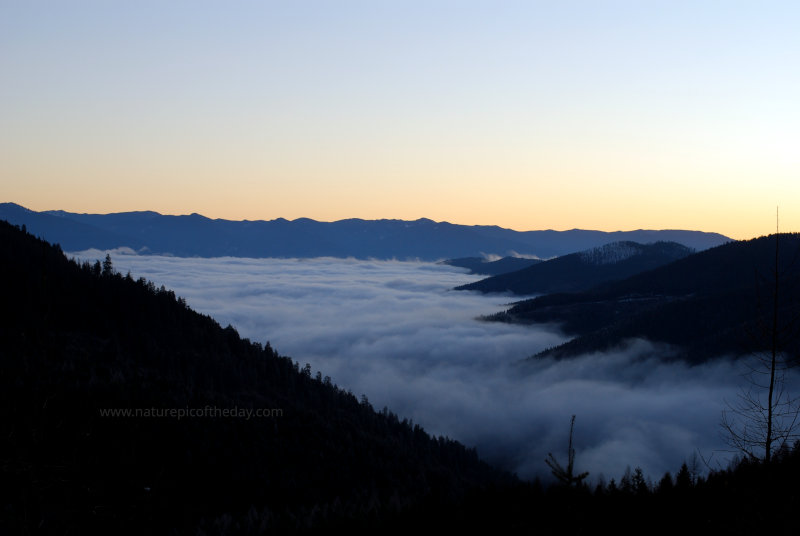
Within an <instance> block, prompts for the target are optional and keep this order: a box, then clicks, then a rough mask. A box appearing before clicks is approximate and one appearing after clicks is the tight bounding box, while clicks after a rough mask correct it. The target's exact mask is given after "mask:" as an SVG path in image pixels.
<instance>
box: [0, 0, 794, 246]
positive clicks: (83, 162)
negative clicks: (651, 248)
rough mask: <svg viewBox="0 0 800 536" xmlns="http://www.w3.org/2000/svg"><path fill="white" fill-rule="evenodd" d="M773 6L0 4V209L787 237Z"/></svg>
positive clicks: (790, 208)
mask: <svg viewBox="0 0 800 536" xmlns="http://www.w3.org/2000/svg"><path fill="white" fill-rule="evenodd" d="M798 27H800V3H798V2H795V1H783V2H779V1H769V0H766V1H759V2H739V1H707V0H692V1H681V0H670V1H659V0H653V1H647V2H641V1H633V0H631V1H603V0H596V1H570V0H565V1H559V2H554V1H549V2H543V1H533V0H531V1H525V2H508V1H491V2H489V1H487V2H477V1H469V0H466V1H436V0H432V1H431V0H426V1H417V0H404V1H360V2H359V1H349V0H337V1H316V2H314V1H302V0H298V1H285V2H275V1H259V2H256V1H240V2H210V1H203V0H200V1H191V2H189V1H184V0H174V1H169V2H163V1H150V0H144V1H141V2H121V1H118V2H114V1H100V0H98V1H81V0H76V1H71V2H62V1H21V0H19V1H10V0H0V117H2V123H0V180H1V181H2V185H1V186H0V193H2V196H0V197H2V199H0V201H10V202H16V203H19V204H21V205H24V206H26V207H28V208H31V209H33V210H50V209H64V210H68V211H73V212H90V213H108V212H119V211H128V210H156V211H159V212H162V213H165V214H188V213H192V212H197V213H201V214H204V215H206V216H209V217H212V218H225V219H234V220H241V219H251V220H255V219H264V220H269V219H274V218H278V217H284V218H287V219H295V218H298V217H309V218H313V219H317V220H322V221H333V220H338V219H343V218H353V217H357V218H364V219H379V218H398V219H417V218H420V217H427V218H430V219H434V220H436V221H450V222H452V223H459V224H492V225H500V226H503V227H508V228H512V229H516V230H536V229H558V230H564V229H572V228H584V229H598V230H604V231H614V230H632V229H640V228H644V229H666V228H681V229H694V230H703V231H713V232H720V233H722V234H725V235H727V236H730V237H732V238H736V239H745V238H752V237H754V236H759V235H762V234H767V233H770V232H773V231H774V230H775V226H776V222H775V212H776V207H780V214H781V216H780V222H781V223H780V228H781V230H783V231H800V176H798V175H800V173H799V172H800V150H798V147H800V99H798V98H797V95H800V69H798V68H797V65H800V32H798V31H797V28H798Z"/></svg>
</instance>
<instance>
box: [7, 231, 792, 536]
mask: <svg viewBox="0 0 800 536" xmlns="http://www.w3.org/2000/svg"><path fill="white" fill-rule="evenodd" d="M0 271H2V285H3V310H2V328H1V330H0V337H1V340H2V345H1V346H0V397H2V404H0V408H2V409H1V410H0V411H2V419H0V423H1V424H0V427H1V428H0V470H1V471H2V479H0V486H1V487H0V494H1V495H2V504H1V505H0V508H1V509H0V530H2V531H3V532H7V533H12V534H36V533H48V534H75V533H130V534H141V533H163V534H264V533H272V532H274V533H302V532H307V531H323V530H330V529H333V528H340V529H342V528H346V529H348V530H350V531H356V530H359V531H360V530H363V531H378V530H379V531H381V532H407V531H408V530H412V529H416V528H418V527H421V526H424V527H426V528H430V529H436V530H471V531H472V530H486V531H490V530H491V531H500V532H520V533H538V534H582V533H586V532H588V531H602V530H612V531H614V532H615V533H637V534H639V533H642V532H648V533H674V532H676V531H685V530H692V531H694V530H698V531H700V530H705V531H709V532H716V533H729V534H753V533H764V532H767V531H778V532H786V533H793V532H796V531H797V530H798V528H800V526H799V525H800V522H798V521H797V518H796V515H795V512H796V511H797V509H798V507H800V496H799V494H798V491H797V490H798V486H797V482H798V478H800V448H798V447H797V446H794V447H793V448H792V447H789V446H786V447H784V448H782V449H777V451H776V452H775V454H774V456H772V459H771V460H770V461H769V463H765V462H763V461H761V460H760V459H758V458H741V459H739V460H737V461H735V462H734V463H732V464H731V466H730V467H727V468H708V467H705V466H704V465H703V464H702V461H698V460H696V459H695V460H687V463H685V464H684V465H683V466H681V467H676V468H675V470H674V471H673V472H670V473H667V474H665V475H645V474H643V473H642V471H641V470H640V469H638V468H636V467H635V466H634V467H632V468H631V469H630V471H627V472H626V473H625V474H623V475H616V476H614V477H613V478H612V477H611V476H610V475H609V479H608V480H607V481H605V480H603V481H601V482H599V483H596V484H589V483H588V482H589V481H591V479H592V478H594V477H596V476H597V475H589V478H581V476H582V475H580V473H579V471H580V459H577V460H575V459H573V457H574V453H573V451H572V450H571V443H568V439H569V440H570V442H571V439H572V435H571V434H572V431H571V429H570V427H569V423H566V422H565V423H564V450H563V452H554V453H553V456H552V458H550V459H548V461H551V462H552V465H551V467H553V468H554V475H555V476H556V483H555V484H548V485H545V484H544V483H542V482H539V481H538V480H537V481H524V480H521V479H519V478H518V477H517V476H516V475H513V474H509V473H506V472H503V471H500V470H498V469H495V468H493V467H491V466H489V465H488V464H486V463H485V462H483V461H481V460H480V459H479V458H478V455H477V453H476V452H475V451H474V450H472V449H470V448H469V447H468V446H464V445H462V444H460V443H458V442H456V441H453V440H451V439H448V438H445V437H433V436H431V435H429V434H428V433H426V432H425V431H424V430H423V429H422V428H421V427H420V426H419V425H418V424H414V423H413V422H410V421H409V420H407V419H405V418H403V416H399V415H395V414H394V413H393V412H392V411H391V410H390V409H389V408H382V409H377V408H373V407H372V405H371V404H370V402H369V400H368V399H367V398H366V397H365V396H361V397H358V396H356V395H355V394H354V393H351V392H349V391H346V390H343V389H341V388H340V387H338V386H337V385H335V384H334V383H332V382H331V380H330V378H328V377H326V376H324V371H321V372H314V371H312V370H311V367H310V366H307V365H301V363H300V362H297V361H294V360H293V359H291V358H289V357H285V356H282V355H280V354H279V353H278V351H276V350H275V349H273V348H272V347H271V346H270V344H269V343H266V344H264V345H262V344H260V343H258V342H252V341H250V340H248V339H244V338H242V337H240V336H239V334H238V333H237V332H236V330H235V329H234V328H232V327H231V326H228V327H225V328H223V327H222V326H220V325H219V324H217V322H216V321H215V320H214V319H212V318H210V317H209V316H206V315H202V314H198V313H196V312H194V311H193V310H191V309H190V308H189V307H187V305H186V303H185V301H184V300H183V299H182V298H180V297H178V296H176V295H175V294H174V292H172V291H170V290H168V289H166V288H164V287H160V288H157V287H156V286H155V285H154V284H153V283H152V282H149V281H147V280H145V279H141V278H140V279H133V278H132V277H131V276H130V275H123V274H121V273H118V272H117V271H116V270H115V269H114V266H113V262H112V260H111V259H110V258H107V259H106V262H105V263H101V262H97V263H78V262H75V261H72V260H69V259H67V258H66V256H65V255H64V254H63V252H62V250H61V248H60V247H59V246H58V245H51V244H49V243H47V242H45V241H43V240H41V239H38V238H36V237H34V236H32V235H31V234H29V233H27V231H26V230H25V229H22V228H19V227H15V226H12V225H10V224H7V223H5V222H0ZM183 408H185V409H188V408H220V409H226V410H234V409H236V410H242V411H246V410H252V411H255V410H265V409H269V410H276V411H270V412H269V414H268V416H261V417H255V416H254V417H252V418H242V417H240V416H227V417H222V416H216V415H212V416H193V417H185V418H176V417H174V416H161V417H159V416H156V417H154V416H152V415H150V416H147V415H144V414H139V415H137V414H132V416H124V411H125V410H130V411H131V412H136V411H137V410H142V409H153V410H154V409H161V410H168V409H175V410H179V409H183ZM109 410H117V412H116V413H117V414H116V415H112V414H109ZM153 413H155V412H153ZM580 423H581V421H580V415H578V416H577V420H576V421H575V429H574V434H575V436H579V435H580ZM632 463H635V462H632ZM545 464H546V460H544V459H543V460H542V465H543V467H544V466H545Z"/></svg>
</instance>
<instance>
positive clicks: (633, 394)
mask: <svg viewBox="0 0 800 536" xmlns="http://www.w3.org/2000/svg"><path fill="white" fill-rule="evenodd" d="M105 253H106V252H101V251H97V250H90V251H86V252H81V253H77V254H69V255H77V256H78V258H79V259H83V260H88V261H89V262H94V260H95V259H103V258H104V257H105ZM130 253H133V252H132V251H131V252H130ZM110 254H111V257H112V261H113V263H114V267H115V269H116V270H118V271H120V272H121V273H123V274H125V273H127V272H128V271H130V272H131V275H132V277H134V278H139V277H145V278H147V279H149V280H152V281H153V282H154V283H155V284H156V285H158V286H160V285H162V284H163V285H165V286H166V287H168V288H171V289H173V290H174V291H175V293H176V294H177V295H178V296H183V297H184V298H185V299H186V301H187V303H188V305H189V306H190V307H192V308H194V309H195V310H197V311H200V312H202V313H206V314H210V315H211V316H212V317H213V318H214V319H216V320H217V321H218V322H219V323H220V325H222V326H226V325H228V324H231V325H233V326H234V327H235V328H236V329H237V330H238V332H239V334H240V335H242V336H244V337H247V338H249V339H250V340H252V341H257V342H260V343H262V344H263V343H265V342H266V341H269V342H270V344H271V345H272V346H273V348H275V349H276V350H277V351H278V352H279V353H281V354H282V355H287V356H290V357H291V358H292V359H293V360H295V361H296V362H297V363H298V364H299V366H300V367H303V366H304V365H305V364H306V363H308V364H310V365H311V367H312V374H313V375H316V373H317V372H318V371H319V372H320V373H321V374H322V375H323V377H324V376H330V377H331V379H332V381H333V382H334V383H336V384H337V385H339V386H340V387H341V388H343V389H345V390H350V391H352V392H353V394H354V395H355V396H356V397H359V398H360V397H361V395H362V394H364V395H366V396H367V398H368V400H369V401H370V403H371V404H372V405H373V407H375V408H376V409H377V410H381V409H382V408H383V407H384V406H386V407H388V408H389V409H390V410H391V411H393V412H394V413H395V414H397V415H399V416H400V418H401V419H402V418H408V419H412V420H413V422H415V423H417V424H420V425H421V426H422V427H423V428H424V429H425V430H426V431H427V432H428V433H430V434H434V435H437V436H438V435H443V436H446V437H450V438H452V439H456V440H458V441H460V442H462V443H463V444H465V445H467V446H468V447H474V448H476V449H477V451H478V454H479V455H480V456H482V457H483V458H484V459H486V460H487V461H489V462H491V463H493V464H496V465H497V466H499V467H502V468H503V469H506V470H509V471H513V472H516V473H517V474H518V475H519V476H521V477H523V478H532V477H535V476H539V477H541V478H543V479H545V480H547V479H548V478H549V477H550V471H549V468H548V467H547V465H546V464H545V462H544V460H545V458H546V457H547V455H548V453H550V452H552V453H553V454H554V456H556V458H557V459H559V460H561V461H562V462H563V463H566V450H567V443H568V434H569V422H570V417H571V416H572V415H575V416H576V423H575V449H576V470H577V471H590V480H591V481H592V482H596V479H597V478H598V477H599V476H600V475H601V474H602V475H603V476H604V477H605V479H606V481H607V480H609V479H610V478H615V479H617V481H619V478H620V477H621V476H622V475H623V474H624V472H625V470H626V469H627V468H628V467H629V466H630V468H631V469H634V468H635V467H637V466H638V467H641V468H642V469H643V471H644V472H645V474H646V475H648V476H650V477H651V478H652V479H653V480H655V481H657V480H658V479H659V478H660V477H661V476H662V475H663V474H664V473H665V472H666V471H671V472H672V474H673V475H674V474H675V472H676V471H677V470H678V469H679V468H680V465H681V464H682V463H683V462H684V461H686V462H687V463H690V464H691V462H692V460H693V458H695V456H697V459H698V464H699V469H700V470H701V471H703V472H705V471H706V470H707V469H708V467H713V468H715V469H716V468H719V467H722V468H724V467H726V466H727V463H728V461H729V460H730V459H731V457H732V453H731V452H730V448H729V446H728V445H727V443H726V442H725V438H724V435H723V434H722V429H721V427H720V421H721V418H722V411H723V410H725V409H726V407H727V406H726V404H727V403H728V402H731V403H733V402H735V401H736V400H737V396H738V393H739V389H740V388H742V387H747V386H748V384H747V383H746V381H745V379H744V378H743V377H742V376H741V374H742V372H743V366H744V363H742V362H738V363H737V362H732V361H731V360H727V359H720V360H714V361H711V362H709V363H706V364H704V365H699V366H689V365H687V364H685V363H682V362H676V361H675V360H672V361H671V362H664V361H663V360H662V359H661V358H662V357H663V356H664V355H671V354H670V349H669V348H666V347H663V346H659V345H656V344H652V343H649V342H647V341H643V340H633V341H629V342H627V343H625V344H623V345H622V346H621V347H619V348H615V349H613V350H611V351H609V352H608V353H604V354H591V355H584V356H580V357H577V358H574V359H568V360H563V361H555V360H552V359H541V360H539V361H537V362H536V363H528V364H527V365H523V364H522V362H523V361H524V360H525V359H526V358H527V357H529V356H531V355H532V354H534V353H536V352H539V351H541V350H543V349H545V348H548V347H551V346H554V345H557V344H560V343H561V342H563V341H565V340H566V339H567V337H566V336H565V335H564V334H563V333H561V332H560V331H559V329H558V328H557V327H556V326H553V325H546V324H545V325H541V324H540V325H526V326H521V325H511V324H505V323H494V322H491V323H490V322H480V321H478V320H477V317H478V316H480V315H485V314H491V313H494V312H497V311H500V310H502V309H504V308H506V307H507V305H506V303H507V302H508V301H511V300H514V299H518V297H516V298H515V297H510V296H501V295H492V296H488V295H483V294H478V293H473V292H459V291H453V290H451V289H452V288H453V287H454V286H456V285H460V284H464V283H468V282H471V281H474V280H476V279H479V278H480V276H476V275H469V274H466V273H464V271H463V270H461V269H458V268H454V267H450V266H445V265H437V264H429V263H419V262H398V261H357V260H354V259H330V258H329V259H325V258H318V259H246V258H230V257H229V258H216V259H200V258H179V257H159V256H152V255H141V256H139V255H135V254H127V255H126V254H123V252H122V251H111V252H110ZM793 392H797V391H796V390H795V391H793ZM702 460H706V462H708V467H706V465H705V463H704V462H703V461H702ZM718 464H719V465H718Z"/></svg>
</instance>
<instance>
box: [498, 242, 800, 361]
mask: <svg viewBox="0 0 800 536" xmlns="http://www.w3.org/2000/svg"><path fill="white" fill-rule="evenodd" d="M775 241H776V236H775V235H772V236H766V237H761V238H757V239H753V240H748V241H741V242H731V243H728V244H725V245H722V246H718V247H716V248H712V249H709V250H706V251H703V252H700V253H696V254H694V255H690V256H688V257H685V258H683V259H680V260H678V261H675V262H672V263H670V264H666V265H664V266H661V267H660V268H656V269H654V270H650V271H647V272H643V273H640V274H637V275H635V276H632V277H630V278H627V279H624V280H621V281H616V282H611V283H606V284H603V285H599V286H597V287H594V288H592V289H591V290H587V291H583V292H575V293H558V294H549V295H545V296H540V297H537V298H533V299H530V300H524V301H521V302H518V303H516V304H514V306H513V307H511V308H510V309H508V310H507V311H505V312H503V313H499V314H497V315H493V316H491V317H489V319H491V320H499V321H505V322H521V323H531V322H556V323H560V324H561V326H562V328H563V329H564V330H565V331H566V332H567V333H570V334H574V335H576V338H575V339H573V340H571V341H569V342H567V343H565V344H563V345H561V346H559V347H556V348H553V349H550V350H547V351H545V352H543V353H542V355H553V356H557V357H568V356H574V355H579V354H584V353H589V352H596V351H603V350H608V349H610V348H613V347H616V346H619V345H620V344H621V343H622V342H623V341H625V340H626V339H631V338H645V339H648V340H650V341H654V342H662V343H667V344H670V345H674V346H675V347H676V348H677V353H676V356H678V357H681V358H685V359H688V360H689V361H692V362H701V361H705V360H708V359H712V358H714V357H717V356H720V355H723V354H730V355H741V354H745V353H748V352H750V351H758V350H763V349H764V347H765V345H767V343H768V341H765V340H764V339H761V340H759V336H758V333H759V331H760V327H759V325H760V324H763V323H765V322H766V319H767V318H768V315H769V314H771V313H772V309H771V305H770V304H771V303H772V302H771V299H772V295H771V292H772V290H771V287H770V286H769V281H770V277H772V274H773V269H774V265H775ZM778 270H779V273H780V274H781V281H782V283H781V293H780V296H779V301H778V305H779V312H780V317H781V318H784V319H786V320H787V322H788V321H790V320H791V319H796V318H798V315H800V235H798V234H781V235H780V259H779V265H778ZM788 335H789V334H788V333H787V341H786V348H785V349H786V350H787V351H792V352H797V344H798V337H788Z"/></svg>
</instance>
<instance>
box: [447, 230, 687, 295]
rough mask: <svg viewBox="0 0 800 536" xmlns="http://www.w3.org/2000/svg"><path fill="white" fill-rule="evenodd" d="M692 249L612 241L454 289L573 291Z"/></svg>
mask: <svg viewBox="0 0 800 536" xmlns="http://www.w3.org/2000/svg"><path fill="white" fill-rule="evenodd" d="M692 253H694V250H692V249H690V248H688V247H686V246H684V245H682V244H678V243H676V242H656V243H654V244H639V243H637V242H627V241H626V242H613V243H611V244H605V245H603V246H599V247H596V248H592V249H588V250H585V251H580V252H577V253H571V254H569V255H564V256H561V257H556V258H555V259H550V260H548V261H544V262H541V263H538V264H535V265H533V266H528V267H527V268H523V269H521V270H517V271H514V272H509V273H504V274H500V275H496V276H494V277H489V278H487V279H482V280H481V281H476V282H475V283H470V284H467V285H462V286H459V287H456V290H477V291H479V292H483V293H491V292H510V293H512V294H520V295H522V294H546V293H552V292H576V291H579V290H586V289H589V288H591V287H593V286H595V285H599V284H600V283H604V282H608V281H615V280H619V279H625V278H626V277H630V276H632V275H634V274H637V273H640V272H644V271H646V270H652V269H653V268H656V267H658V266H661V265H664V264H667V263H669V262H672V261H675V260H678V259H681V258H683V257H686V256H687V255H690V254H692Z"/></svg>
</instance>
